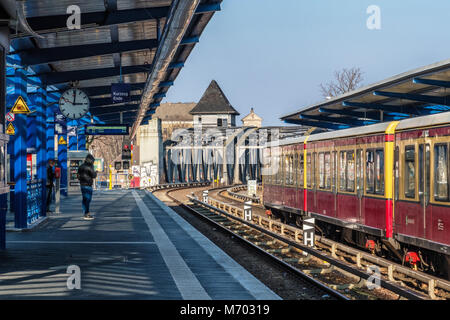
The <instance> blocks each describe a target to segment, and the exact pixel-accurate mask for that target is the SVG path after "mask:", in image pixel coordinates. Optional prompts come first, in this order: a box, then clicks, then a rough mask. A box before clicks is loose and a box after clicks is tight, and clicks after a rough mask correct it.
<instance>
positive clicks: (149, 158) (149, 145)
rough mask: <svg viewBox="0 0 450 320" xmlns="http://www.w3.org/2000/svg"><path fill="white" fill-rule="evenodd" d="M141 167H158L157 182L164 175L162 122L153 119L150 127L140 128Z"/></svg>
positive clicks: (149, 124) (149, 123)
mask: <svg viewBox="0 0 450 320" xmlns="http://www.w3.org/2000/svg"><path fill="white" fill-rule="evenodd" d="M138 143H139V165H140V166H141V168H143V167H146V166H149V164H150V163H151V164H152V165H156V166H157V172H158V177H157V182H156V183H159V179H160V177H161V176H162V173H163V143H162V132H161V120H160V119H152V120H150V121H149V122H148V125H143V126H140V127H139V138H138Z"/></svg>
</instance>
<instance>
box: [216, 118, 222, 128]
mask: <svg viewBox="0 0 450 320" xmlns="http://www.w3.org/2000/svg"><path fill="white" fill-rule="evenodd" d="M217 126H218V127H221V126H222V119H217Z"/></svg>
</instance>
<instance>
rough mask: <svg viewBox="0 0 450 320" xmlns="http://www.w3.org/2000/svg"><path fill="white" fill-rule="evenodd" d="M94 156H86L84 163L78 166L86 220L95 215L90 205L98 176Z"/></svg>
mask: <svg viewBox="0 0 450 320" xmlns="http://www.w3.org/2000/svg"><path fill="white" fill-rule="evenodd" d="M94 160H95V159H94V157H93V156H92V155H91V154H88V155H87V156H86V159H85V160H84V163H83V164H82V165H81V166H80V167H79V168H78V180H79V181H80V187H81V195H82V197H83V202H82V206H83V212H84V219H85V220H92V219H94V216H93V215H91V214H90V213H89V205H90V203H91V200H92V184H93V182H94V179H95V178H96V177H97V172H96V171H95V170H94Z"/></svg>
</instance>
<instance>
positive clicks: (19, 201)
mask: <svg viewBox="0 0 450 320" xmlns="http://www.w3.org/2000/svg"><path fill="white" fill-rule="evenodd" d="M14 81H15V84H14V97H15V99H17V97H18V96H19V95H20V96H22V98H23V99H24V100H25V101H27V76H26V70H25V69H16V71H15V78H14ZM14 126H15V129H16V134H15V135H14V136H13V137H14V138H13V141H12V143H11V144H12V145H13V154H11V167H14V182H15V186H14V213H15V219H14V222H15V227H16V228H21V229H22V228H26V227H27V226H28V224H27V116H26V115H24V114H16V119H15V120H14Z"/></svg>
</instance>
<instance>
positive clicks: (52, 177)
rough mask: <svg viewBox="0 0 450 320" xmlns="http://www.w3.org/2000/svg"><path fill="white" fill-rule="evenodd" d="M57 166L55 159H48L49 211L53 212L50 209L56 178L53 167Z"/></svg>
mask: <svg viewBox="0 0 450 320" xmlns="http://www.w3.org/2000/svg"><path fill="white" fill-rule="evenodd" d="M54 166H55V160H48V166H47V183H46V187H47V213H52V212H53V211H50V204H51V202H52V191H53V186H54V185H53V180H55V172H54V171H53V167H54Z"/></svg>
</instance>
